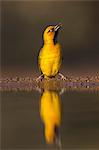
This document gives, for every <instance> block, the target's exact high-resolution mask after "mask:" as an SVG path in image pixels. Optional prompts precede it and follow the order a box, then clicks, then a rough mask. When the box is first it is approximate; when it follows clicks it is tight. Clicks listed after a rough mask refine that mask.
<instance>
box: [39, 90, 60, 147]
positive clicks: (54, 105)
mask: <svg viewBox="0 0 99 150" xmlns="http://www.w3.org/2000/svg"><path fill="white" fill-rule="evenodd" d="M40 116H41V119H42V121H43V123H44V131H45V139H46V142H47V143H49V144H52V143H53V142H54V141H55V140H57V142H58V144H60V141H59V139H58V135H57V134H58V133H56V129H57V131H58V128H59V126H60V123H61V105H60V96H59V94H58V93H57V92H55V91H48V90H44V92H43V94H42V97H41V101H40Z"/></svg>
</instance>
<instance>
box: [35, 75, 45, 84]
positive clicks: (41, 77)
mask: <svg viewBox="0 0 99 150" xmlns="http://www.w3.org/2000/svg"><path fill="white" fill-rule="evenodd" d="M43 76H44V75H43V74H41V75H40V76H39V77H38V78H36V82H39V81H42V79H43Z"/></svg>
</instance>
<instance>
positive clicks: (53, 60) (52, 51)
mask: <svg viewBox="0 0 99 150" xmlns="http://www.w3.org/2000/svg"><path fill="white" fill-rule="evenodd" d="M59 28H60V24H59V25H56V26H49V27H47V28H46V30H45V31H44V34H43V39H44V45H43V47H42V49H41V50H40V53H39V57H38V63H39V68H40V70H41V71H42V73H43V75H44V77H45V78H47V77H53V76H56V75H57V73H58V71H59V69H60V65H61V60H62V57H61V56H62V55H61V46H60V44H59V43H54V38H55V34H56V31H57V30H58V29H59Z"/></svg>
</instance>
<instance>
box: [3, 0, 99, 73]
mask: <svg viewBox="0 0 99 150" xmlns="http://www.w3.org/2000/svg"><path fill="white" fill-rule="evenodd" d="M59 22H61V23H62V25H63V26H62V29H61V30H60V32H59V35H58V41H59V42H60V43H61V45H62V49H63V64H62V67H61V69H62V70H63V71H64V72H69V71H70V72H74V71H78V72H80V71H82V72H84V71H92V72H94V71H99V2H98V1H97V2H94V1H93V2H92V1H90V2H83V1H82V2H80V1H77V2H75V1H70V2H68V1H61V2H60V1H49V2H48V1H2V2H1V37H2V40H1V44H2V47H1V48H2V49H1V69H2V73H9V72H10V73H11V72H13V71H15V72H17V73H18V72H25V73H26V72H28V74H29V71H30V72H31V73H32V74H33V73H34V74H35V73H38V69H37V55H38V52H39V49H40V48H41V46H42V32H43V30H44V29H45V27H46V26H47V25H51V24H52V25H53V24H54V25H55V24H57V23H59ZM38 74H39V73H38Z"/></svg>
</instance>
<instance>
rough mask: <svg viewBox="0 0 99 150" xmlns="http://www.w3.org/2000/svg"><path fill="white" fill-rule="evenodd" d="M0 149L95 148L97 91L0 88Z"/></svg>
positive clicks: (98, 115) (98, 139) (98, 119)
mask: <svg viewBox="0 0 99 150" xmlns="http://www.w3.org/2000/svg"><path fill="white" fill-rule="evenodd" d="M1 104H2V107H1V108H2V118H1V119H2V141H1V144H2V149H8V148H9V149H13V150H14V149H68V148H71V149H76V148H78V149H81V148H83V149H85V148H86V149H87V148H89V149H90V148H92V149H99V91H95V90H94V91H92V90H91V91H90V89H89V90H86V91H83V90H66V91H65V92H64V93H63V94H62V93H61V92H57V91H49V90H46V89H44V90H43V91H42V92H41V93H39V92H38V91H35V90H32V91H28V92H26V91H4V92H1Z"/></svg>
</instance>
